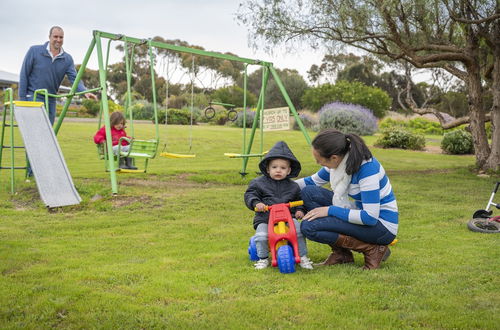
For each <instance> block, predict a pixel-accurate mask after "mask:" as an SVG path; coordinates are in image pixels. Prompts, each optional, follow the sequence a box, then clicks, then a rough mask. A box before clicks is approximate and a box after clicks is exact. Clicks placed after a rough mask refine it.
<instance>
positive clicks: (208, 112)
mask: <svg viewBox="0 0 500 330" xmlns="http://www.w3.org/2000/svg"><path fill="white" fill-rule="evenodd" d="M205 117H206V118H207V119H212V118H214V117H215V109H214V108H212V107H207V108H205Z"/></svg>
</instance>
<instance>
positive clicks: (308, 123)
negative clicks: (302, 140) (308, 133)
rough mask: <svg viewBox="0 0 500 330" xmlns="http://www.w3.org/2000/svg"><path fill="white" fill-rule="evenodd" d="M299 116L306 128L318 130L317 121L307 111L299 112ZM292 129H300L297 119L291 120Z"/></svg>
mask: <svg viewBox="0 0 500 330" xmlns="http://www.w3.org/2000/svg"><path fill="white" fill-rule="evenodd" d="M299 118H300V121H301V122H302V124H303V125H304V127H305V128H306V129H310V130H313V131H317V130H319V123H318V120H317V119H316V118H315V117H313V116H311V115H309V114H307V113H301V114H299ZM293 129H294V130H300V127H299V124H298V123H297V121H294V122H293Z"/></svg>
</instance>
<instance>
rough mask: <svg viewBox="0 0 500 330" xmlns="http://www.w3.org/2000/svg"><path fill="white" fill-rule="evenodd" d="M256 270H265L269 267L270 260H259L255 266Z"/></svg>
mask: <svg viewBox="0 0 500 330" xmlns="http://www.w3.org/2000/svg"><path fill="white" fill-rule="evenodd" d="M254 266H255V269H264V268H267V267H269V258H266V259H259V261H257V262H256V263H255V264H254Z"/></svg>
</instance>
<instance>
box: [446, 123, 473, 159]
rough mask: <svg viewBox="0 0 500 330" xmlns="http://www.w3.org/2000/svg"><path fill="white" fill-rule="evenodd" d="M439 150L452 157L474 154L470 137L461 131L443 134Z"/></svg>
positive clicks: (467, 133)
mask: <svg viewBox="0 0 500 330" xmlns="http://www.w3.org/2000/svg"><path fill="white" fill-rule="evenodd" d="M441 149H443V151H444V152H446V153H448V154H453V155H462V154H472V153H474V145H473V143H472V135H471V134H470V133H469V132H466V131H464V130H462V129H457V130H454V131H451V132H447V133H444V136H443V140H442V141H441Z"/></svg>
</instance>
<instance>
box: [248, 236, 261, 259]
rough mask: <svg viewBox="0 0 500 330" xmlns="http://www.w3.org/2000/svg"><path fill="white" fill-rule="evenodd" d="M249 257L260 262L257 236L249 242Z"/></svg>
mask: <svg viewBox="0 0 500 330" xmlns="http://www.w3.org/2000/svg"><path fill="white" fill-rule="evenodd" d="M248 256H249V258H250V260H251V261H258V260H259V256H258V255H257V245H256V244H255V236H252V237H250V242H248Z"/></svg>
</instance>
